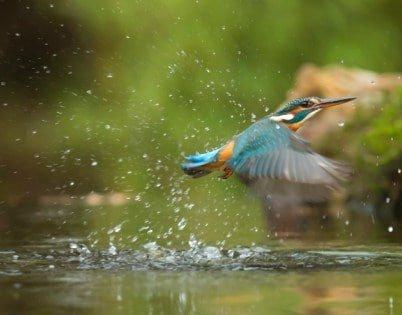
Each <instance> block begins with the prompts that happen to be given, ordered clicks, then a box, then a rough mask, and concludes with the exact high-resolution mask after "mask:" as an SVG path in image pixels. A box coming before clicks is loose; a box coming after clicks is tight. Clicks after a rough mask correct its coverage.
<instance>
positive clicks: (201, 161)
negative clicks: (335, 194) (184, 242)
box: [181, 96, 355, 193]
mask: <svg viewBox="0 0 402 315" xmlns="http://www.w3.org/2000/svg"><path fill="white" fill-rule="evenodd" d="M354 99H355V97H339V98H320V97H317V96H311V97H301V98H296V99H293V100H291V101H288V102H285V103H284V104H283V105H281V106H280V107H279V108H278V110H276V111H275V112H273V113H272V114H269V115H267V116H265V117H263V118H262V119H260V120H258V121H256V122H255V123H253V124H252V125H251V126H249V127H248V128H246V129H245V130H244V131H243V132H241V133H240V134H238V135H236V136H234V137H233V138H231V139H230V140H229V141H228V142H226V143H225V144H224V145H223V146H221V147H219V148H217V149H215V150H212V151H209V152H206V153H197V154H193V155H190V156H187V157H185V161H184V162H183V163H182V164H181V169H182V170H183V172H184V173H185V174H187V175H189V176H191V177H192V178H199V177H202V176H205V175H208V174H210V173H212V172H214V171H220V172H222V175H221V176H220V178H222V179H228V178H229V177H231V176H232V175H233V174H236V175H237V176H238V177H239V178H240V179H241V180H242V181H243V182H244V183H245V184H246V185H248V186H252V187H254V188H257V189H256V190H259V191H263V192H264V193H265V191H266V190H269V189H270V188H272V186H275V183H276V182H278V183H279V182H281V183H285V187H286V183H295V184H302V185H305V186H307V187H308V189H310V190H314V191H315V190H316V187H321V186H322V187H325V188H330V189H335V188H338V187H339V183H340V182H341V181H344V180H346V179H348V178H349V176H350V174H351V169H350V168H349V167H348V166H347V165H346V164H345V163H343V162H339V161H335V160H332V159H329V158H327V157H324V156H322V155H320V154H319V153H316V152H315V151H314V150H313V149H312V148H311V146H310V144H309V142H308V141H307V140H305V139H303V138H302V137H301V136H300V135H299V134H298V133H297V131H298V130H299V129H300V127H302V126H303V124H304V123H305V122H306V121H308V120H309V119H310V118H311V117H313V116H314V115H316V114H317V113H319V112H320V111H323V110H327V109H329V108H332V107H335V106H338V105H340V104H345V103H348V102H351V101H353V100H354ZM282 187H283V185H282ZM282 189H283V188H282ZM303 189H304V191H306V189H305V188H303ZM308 189H307V190H308Z"/></svg>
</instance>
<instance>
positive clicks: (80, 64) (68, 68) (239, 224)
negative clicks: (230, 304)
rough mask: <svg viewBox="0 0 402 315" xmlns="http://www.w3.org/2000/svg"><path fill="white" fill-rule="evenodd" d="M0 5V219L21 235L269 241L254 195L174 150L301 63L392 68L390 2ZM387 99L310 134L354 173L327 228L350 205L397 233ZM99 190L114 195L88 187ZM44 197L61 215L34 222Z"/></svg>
mask: <svg viewBox="0 0 402 315" xmlns="http://www.w3.org/2000/svg"><path fill="white" fill-rule="evenodd" d="M0 15H1V18H0V30H1V31H0V83H1V84H0V126H1V130H2V136H1V137H0V148H1V150H0V206H1V216H0V221H1V224H0V229H1V230H3V231H5V232H6V233H7V234H8V235H11V238H14V239H16V240H17V239H24V238H31V237H32V231H33V229H35V231H47V232H46V233H48V234H46V235H48V236H54V235H58V234H62V235H70V236H72V235H77V236H82V235H84V236H85V237H86V238H87V241H88V243H89V244H91V245H94V246H95V245H97V244H100V245H102V244H103V245H105V244H109V245H110V244H115V245H116V244H117V245H119V246H120V247H125V246H128V247H132V246H137V244H142V243H144V242H148V241H157V242H158V243H159V244H163V245H175V246H181V247H183V246H187V241H188V239H189V237H190V234H194V237H195V238H196V239H199V240H202V241H204V242H206V243H214V244H218V245H220V246H229V245H234V244H251V243H264V242H266V241H267V240H268V239H270V237H271V236H272V235H270V232H269V231H267V230H266V222H265V218H264V215H263V213H262V211H261V210H260V205H259V202H258V201H257V200H255V199H254V198H253V197H251V196H250V195H249V194H248V193H247V190H246V189H245V188H244V187H242V185H241V184H239V183H238V182H237V181H236V180H230V181H225V182H222V181H219V180H217V179H216V178H214V177H211V176H210V177H205V178H202V179H199V180H197V181H192V180H188V179H186V178H185V177H184V176H183V175H182V174H181V171H180V169H179V167H178V164H179V162H180V161H181V159H182V157H183V156H184V154H188V153H192V152H194V151H203V150H206V149H211V148H214V147H217V146H218V145H221V144H223V143H224V142H225V141H226V140H227V139H229V138H230V137H232V136H233V135H234V134H236V133H238V132H239V131H241V130H242V129H243V128H245V127H246V126H248V125H249V124H250V123H251V122H252V121H253V120H255V119H256V118H259V117H262V116H264V115H266V113H267V112H268V111H271V110H273V109H275V108H276V107H277V105H278V104H279V103H281V102H282V101H283V100H284V99H285V98H286V92H287V91H288V90H289V89H290V88H291V87H292V86H293V85H294V80H295V73H296V71H297V70H298V69H299V68H300V67H301V66H302V65H303V64H305V63H314V64H316V65H319V66H325V65H339V66H344V67H359V68H363V69H369V70H373V71H376V72H380V73H382V72H402V59H401V51H402V40H401V38H402V23H401V20H402V2H400V1H391V0H388V1H387V0H382V1H329V0H321V1H240V0H239V1H203V0H199V1H198V0H197V1H152V0H151V1H131V0H120V1H109V0H98V1H73V0H66V1H53V2H52V1H39V0H38V1H7V0H5V1H0ZM384 100H385V101H384V102H385V103H384V106H383V107H381V108H380V109H372V110H370V111H368V110H367V108H366V109H363V110H360V111H358V113H357V115H356V117H355V118H354V120H353V121H352V122H350V124H348V125H347V126H346V127H345V128H343V129H342V130H340V132H339V133H338V134H337V136H336V137H337V138H336V139H338V140H339V144H337V145H336V147H334V144H333V143H334V142H329V141H326V142H325V141H324V142H323V143H324V144H321V145H320V149H321V150H322V152H327V153H328V154H330V155H331V156H340V157H342V158H343V159H346V160H348V161H350V162H351V163H352V164H353V166H354V167H355V169H356V171H357V173H358V174H359V175H361V176H360V177H359V178H358V179H356V181H355V184H354V185H355V186H353V184H352V186H351V187H350V188H349V190H348V191H349V195H348V197H347V200H348V204H343V205H341V206H339V205H338V206H339V207H340V209H341V212H342V213H345V214H344V215H343V214H342V215H341V218H340V220H339V222H338V223H337V224H338V229H337V234H333V235H335V236H336V237H341V236H342V235H343V236H347V237H350V236H351V235H352V234H353V233H352V230H351V229H352V225H350V226H349V224H345V222H346V221H347V222H349V221H348V220H349V219H353V216H354V214H353V213H355V212H356V211H355V212H353V211H354V210H353V209H355V210H356V209H362V211H361V212H367V211H366V210H367V209H369V210H370V209H371V210H370V211H369V212H370V213H371V214H372V213H375V212H376V211H377V212H380V215H379V218H380V220H379V222H380V231H381V232H384V233H382V234H386V237H389V234H390V233H388V231H387V227H388V226H390V225H392V228H393V233H391V234H392V236H394V235H397V234H398V226H399V225H398V224H399V223H398V222H399V221H400V220H402V210H401V194H400V175H399V174H400V169H398V168H401V167H402V165H401V164H402V163H401V152H402V148H401V142H402V139H401V138H402V137H401V134H402V120H401V117H402V115H401V114H402V94H401V92H400V91H395V92H392V93H391V94H390V95H387V96H385V98H384ZM385 105H387V106H385ZM390 138H393V141H384V139H390ZM363 142H364V143H367V146H365V148H364V149H361V148H360V146H359V145H360V144H361V143H363ZM343 151H345V152H347V154H345V153H344V152H343ZM373 156H374V157H377V158H374V159H373V158H372V157H373ZM395 187H396V188H395ZM94 192H95V193H96V194H99V195H96V196H98V197H99V196H100V197H99V198H105V197H102V196H105V195H107V196H111V197H110V198H111V199H113V196H115V198H117V199H119V200H120V199H122V200H123V201H124V202H117V204H119V205H114V204H116V203H114V202H113V200H112V201H111V202H109V203H108V202H95V204H96V206H94V203H92V204H91V203H90V204H89V205H88V204H87V203H85V200H82V198H81V196H86V195H88V194H90V193H92V194H93V193H94ZM390 192H392V194H391V193H390ZM116 195H117V197H116ZM46 196H47V197H46ZM49 196H59V197H60V198H62V197H63V196H67V201H65V202H64V204H63V205H62V206H61V205H59V202H54V204H55V205H53V206H52V205H50V206H49V205H48V204H49V202H48V203H47V206H46V207H45V206H43V202H42V203H41V202H40V201H41V200H42V201H43V198H49ZM96 196H95V197H96ZM95 197H94V198H95ZM98 197H96V198H98ZM80 198H81V199H80ZM387 198H390V199H389V200H388V199H387ZM102 200H103V199H102ZM120 201H121V200H120ZM126 201H127V203H126ZM66 203H67V204H68V203H71V206H66V205H65V204H66ZM110 204H112V205H110ZM349 208H350V209H352V210H349ZM373 209H374V210H373ZM38 211H46V215H47V216H50V217H51V215H50V214H49V213H58V211H59V212H60V211H62V212H63V213H67V217H68V219H67V224H66V222H65V219H63V220H57V219H55V218H53V219H49V220H47V221H45V222H42V223H40V224H37V225H35V227H33V224H32V223H33V222H36V221H35V213H38ZM348 211H351V212H350V213H352V214H349V212H348ZM357 212H359V211H357ZM381 213H386V214H387V215H385V216H382V215H381ZM369 217H370V216H369ZM381 218H382V219H381ZM356 220H357V219H356ZM370 220H371V217H370ZM72 222H75V223H74V224H73V223H72ZM358 222H359V221H358ZM376 222H377V221H376ZM43 233H45V232H43ZM380 234H381V233H380ZM382 234H381V235H382ZM375 235H376V237H377V236H378V234H375ZM42 236H43V235H41V237H42ZM381 237H383V236H381ZM103 245H102V246H103Z"/></svg>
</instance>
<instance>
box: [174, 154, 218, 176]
mask: <svg viewBox="0 0 402 315" xmlns="http://www.w3.org/2000/svg"><path fill="white" fill-rule="evenodd" d="M218 153H219V149H216V150H213V151H210V152H206V153H199V154H194V155H190V156H187V157H186V161H185V162H184V163H182V164H181V165H180V166H181V169H182V170H183V171H184V172H185V173H186V174H187V175H190V176H192V177H194V178H196V177H201V176H203V175H207V174H209V173H211V171H210V170H206V169H204V168H203V166H205V165H207V164H209V163H213V162H215V161H216V159H217V155H218Z"/></svg>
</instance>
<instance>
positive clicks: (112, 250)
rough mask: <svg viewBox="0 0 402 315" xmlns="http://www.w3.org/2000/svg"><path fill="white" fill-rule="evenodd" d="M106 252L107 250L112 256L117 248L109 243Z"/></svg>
mask: <svg viewBox="0 0 402 315" xmlns="http://www.w3.org/2000/svg"><path fill="white" fill-rule="evenodd" d="M107 252H108V253H109V254H110V255H113V256H114V255H116V254H117V248H116V246H114V245H113V244H110V246H109V248H108V250H107Z"/></svg>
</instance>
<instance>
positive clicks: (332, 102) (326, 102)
mask: <svg viewBox="0 0 402 315" xmlns="http://www.w3.org/2000/svg"><path fill="white" fill-rule="evenodd" d="M354 99H356V97H339V98H324V99H322V100H321V101H320V102H319V103H318V104H317V105H314V106H313V109H322V108H328V107H332V106H336V105H340V104H344V103H347V102H350V101H353V100H354Z"/></svg>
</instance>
